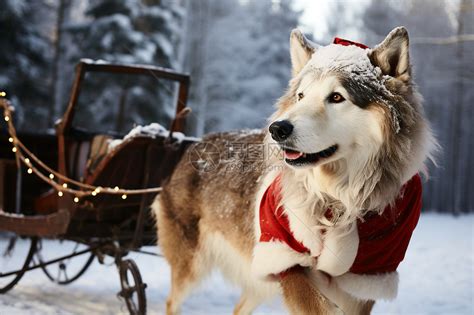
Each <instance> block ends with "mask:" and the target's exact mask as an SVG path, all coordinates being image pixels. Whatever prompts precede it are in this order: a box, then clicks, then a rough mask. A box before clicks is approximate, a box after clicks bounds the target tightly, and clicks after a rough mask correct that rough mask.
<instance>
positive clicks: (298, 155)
mask: <svg viewBox="0 0 474 315" xmlns="http://www.w3.org/2000/svg"><path fill="white" fill-rule="evenodd" d="M336 151H337V144H335V145H333V146H330V147H329V148H327V149H325V150H323V151H319V152H316V153H303V152H299V151H294V150H291V149H287V148H283V152H284V155H285V161H286V163H288V164H290V165H295V166H299V165H304V164H314V163H317V162H319V161H320V160H322V159H326V158H328V157H330V156H332V155H333V154H334V153H335V152H336Z"/></svg>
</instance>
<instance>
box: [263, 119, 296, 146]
mask: <svg viewBox="0 0 474 315" xmlns="http://www.w3.org/2000/svg"><path fill="white" fill-rule="evenodd" d="M268 130H269V131H270V133H271V135H272V138H273V139H274V140H275V141H283V140H285V139H287V138H288V137H289V136H290V135H291V133H292V132H293V125H292V124H291V123H290V122H289V121H288V120H278V121H275V122H274V123H272V124H271V125H270V127H268Z"/></svg>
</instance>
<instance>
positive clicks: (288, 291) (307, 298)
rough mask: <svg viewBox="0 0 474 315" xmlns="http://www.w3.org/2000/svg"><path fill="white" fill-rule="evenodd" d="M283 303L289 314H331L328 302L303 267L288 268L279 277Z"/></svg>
mask: <svg viewBox="0 0 474 315" xmlns="http://www.w3.org/2000/svg"><path fill="white" fill-rule="evenodd" d="M280 284H281V287H282V289H283V297H284V300H285V304H286V306H287V307H288V309H289V311H290V312H291V314H294V315H316V314H318V315H319V314H324V315H326V314H328V315H329V314H333V312H332V311H331V310H332V303H330V302H329V301H328V300H327V299H326V298H325V297H324V296H323V295H322V294H321V293H320V292H319V290H318V289H317V288H316V286H315V284H314V283H311V280H310V279H309V277H308V274H307V272H306V270H305V268H303V267H294V268H291V269H289V270H288V271H286V272H285V273H284V275H282V276H281V278H280Z"/></svg>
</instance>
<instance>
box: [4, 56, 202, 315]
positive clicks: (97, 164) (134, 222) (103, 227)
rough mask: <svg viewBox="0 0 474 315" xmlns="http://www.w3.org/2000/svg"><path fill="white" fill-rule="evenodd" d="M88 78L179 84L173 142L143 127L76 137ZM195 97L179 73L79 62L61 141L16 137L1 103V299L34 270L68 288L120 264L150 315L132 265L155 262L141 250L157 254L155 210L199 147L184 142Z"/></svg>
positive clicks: (135, 308) (139, 307)
mask: <svg viewBox="0 0 474 315" xmlns="http://www.w3.org/2000/svg"><path fill="white" fill-rule="evenodd" d="M88 72H100V73H109V74H110V75H129V76H133V77H135V76H152V77H153V78H161V79H166V80H171V81H174V82H175V83H176V84H177V85H178V96H177V103H176V112H175V117H174V119H173V120H172V123H171V126H170V132H168V131H167V130H166V129H165V128H163V127H161V126H160V125H158V124H152V125H150V126H147V127H137V128H135V129H134V130H132V132H131V133H130V134H129V135H128V136H126V137H125V138H122V137H123V135H122V137H118V136H117V135H115V136H110V135H108V134H96V133H92V132H88V131H84V130H77V129H75V128H74V127H73V126H74V125H73V120H74V114H75V112H76V110H77V107H78V99H79V94H80V91H81V85H82V84H83V81H84V80H85V78H86V73H88ZM188 87H189V76H188V75H184V74H180V73H176V72H173V71H171V70H167V69H163V68H158V67H152V66H141V65H118V64H109V63H104V62H93V61H89V60H81V62H80V63H79V64H78V66H77V69H76V75H75V81H74V83H73V87H72V93H71V96H70V101H69V105H68V107H67V110H66V112H65V113H64V115H63V118H62V120H61V121H60V122H59V123H58V125H57V128H56V135H55V136H52V135H38V134H19V135H18V136H17V135H16V132H15V129H14V127H13V124H12V118H13V117H12V110H13V109H12V107H11V106H10V103H9V102H8V101H7V100H6V99H5V98H0V105H1V106H2V107H3V109H4V117H3V118H2V122H3V123H5V125H4V126H2V128H3V127H5V126H6V127H7V128H8V132H4V131H2V129H0V131H2V133H0V293H6V292H7V291H9V290H10V289H12V288H13V287H14V286H15V285H16V284H17V283H18V281H19V280H20V279H21V277H22V276H23V275H24V274H25V273H26V272H27V271H30V270H34V269H42V271H43V272H44V273H45V275H46V276H47V277H48V278H49V279H50V280H51V281H54V282H56V283H58V284H61V285H65V284H69V283H71V282H73V281H74V280H76V279H78V278H79V277H80V276H81V275H83V274H84V273H85V272H86V270H87V269H88V267H89V266H90V265H91V263H93V261H94V260H95V258H97V260H98V261H99V262H100V263H104V262H105V261H106V260H109V261H110V260H112V261H113V262H114V263H115V265H116V266H117V269H118V272H119V276H120V283H121V290H120V292H119V296H120V297H121V298H123V300H124V301H125V303H126V305H127V308H128V310H129V311H130V314H145V312H146V296H145V288H146V284H145V283H144V282H143V280H142V277H141V275H140V271H139V269H138V267H137V265H136V264H135V262H134V261H133V260H132V259H129V258H126V257H127V254H128V253H130V252H140V253H144V254H152V255H156V254H155V253H152V252H146V251H143V250H142V249H141V247H142V246H147V245H155V244H156V230H155V226H154V220H152V219H151V217H150V212H149V205H150V204H151V202H152V200H153V198H154V197H155V196H156V194H157V193H159V190H160V188H159V187H160V185H161V183H162V182H163V181H165V180H166V179H167V178H168V177H169V176H170V175H171V173H172V172H173V169H174V167H175V165H176V164H177V163H178V161H179V159H180V158H181V156H182V154H183V152H184V151H185V149H186V148H187V147H188V146H189V145H190V144H192V143H194V142H196V141H197V140H196V139H195V138H190V137H185V136H184V135H183V134H182V133H181V131H183V128H184V119H185V114H186V113H187V112H188V109H187V108H186V101H187V94H188ZM3 120H4V121H3ZM3 129H4V128H3ZM119 139H120V140H119ZM53 148H57V149H53ZM19 240H20V241H19ZM45 240H48V241H45ZM51 243H55V244H54V246H52V245H51ZM48 245H50V246H49V247H48ZM58 246H59V248H60V250H58ZM51 247H54V248H51ZM58 253H60V254H58Z"/></svg>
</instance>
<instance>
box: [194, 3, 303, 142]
mask: <svg viewBox="0 0 474 315" xmlns="http://www.w3.org/2000/svg"><path fill="white" fill-rule="evenodd" d="M191 10H192V12H191V15H194V16H192V17H191V19H193V21H194V25H195V29H192V30H190V32H191V34H190V40H191V41H192V42H193V45H192V46H191V47H196V46H197V47H199V49H198V52H197V53H195V50H192V51H191V52H189V53H188V58H190V59H191V60H190V64H191V65H188V68H190V70H191V73H192V74H193V87H192V89H193V90H192V96H193V99H192V101H194V104H193V105H194V106H195V109H196V112H197V115H195V116H193V118H195V119H197V128H196V129H197V133H198V134H200V133H202V132H209V131H215V130H229V129H237V128H245V127H253V128H255V127H263V125H264V123H265V119H266V117H267V116H268V115H269V114H270V113H271V112H272V110H273V106H272V105H273V104H274V102H275V101H276V100H277V98H278V97H279V96H281V95H282V94H283V92H284V90H285V88H286V85H287V83H288V80H289V78H290V58H289V52H288V50H289V47H288V42H289V34H290V31H291V30H292V29H293V28H295V27H297V25H298V19H299V13H297V12H295V11H294V10H293V8H292V5H291V3H290V1H287V0H282V1H271V0H261V1H248V2H244V1H238V0H221V1H213V0H207V1H199V3H193V4H191ZM196 99H197V100H198V101H197V102H196Z"/></svg>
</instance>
